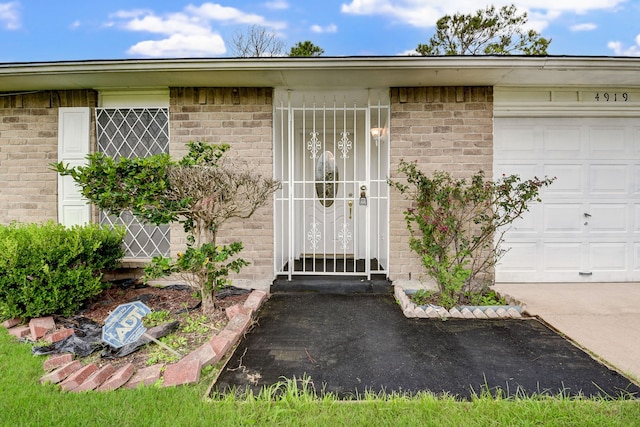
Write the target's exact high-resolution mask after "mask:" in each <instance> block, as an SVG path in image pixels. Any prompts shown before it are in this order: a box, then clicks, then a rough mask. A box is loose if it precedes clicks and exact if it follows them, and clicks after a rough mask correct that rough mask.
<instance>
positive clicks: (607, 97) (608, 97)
mask: <svg viewBox="0 0 640 427" xmlns="http://www.w3.org/2000/svg"><path fill="white" fill-rule="evenodd" d="M595 100H596V101H604V102H627V101H628V100H629V94H628V93H627V92H622V93H609V92H603V93H600V92H596V96H595Z"/></svg>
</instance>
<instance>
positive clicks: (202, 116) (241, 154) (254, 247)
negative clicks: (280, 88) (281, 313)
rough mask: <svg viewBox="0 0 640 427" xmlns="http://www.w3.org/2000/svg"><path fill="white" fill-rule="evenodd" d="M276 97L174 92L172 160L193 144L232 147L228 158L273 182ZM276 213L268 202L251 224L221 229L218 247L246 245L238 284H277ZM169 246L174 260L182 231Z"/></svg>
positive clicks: (260, 91) (254, 92)
mask: <svg viewBox="0 0 640 427" xmlns="http://www.w3.org/2000/svg"><path fill="white" fill-rule="evenodd" d="M272 96H273V91H272V89H270V88H171V105H170V110H169V111H170V123H171V145H170V149H169V150H170V152H171V155H172V157H176V158H179V157H180V156H182V155H184V154H185V152H186V151H185V144H186V143H187V142H189V141H205V142H208V143H228V144H230V145H231V150H230V151H229V155H231V156H234V157H236V158H237V159H238V160H240V161H242V162H246V163H247V164H248V165H251V169H253V170H255V171H257V172H259V173H261V174H262V175H264V176H266V177H272V176H273V167H272V164H273V162H272V156H273V133H272V122H273V107H272V103H273V102H272ZM272 211H273V203H272V199H271V198H270V199H269V201H268V203H267V205H266V206H263V207H262V208H260V209H259V210H258V211H256V212H255V213H254V215H253V216H252V217H251V218H250V219H248V220H244V221H239V220H232V221H229V222H227V223H225V224H224V225H223V227H222V229H221V232H220V235H219V238H218V240H219V243H228V242H231V241H233V240H240V241H242V242H243V244H244V250H243V251H242V257H243V258H245V259H246V260H248V261H250V262H251V265H250V266H248V267H245V268H244V269H243V270H242V273H240V276H239V277H238V279H241V280H250V281H255V280H265V279H268V280H272V279H273V215H272ZM171 240H172V242H171V243H172V248H173V252H174V254H175V252H176V251H178V250H180V248H183V247H184V244H185V236H184V233H183V232H182V230H181V228H180V227H175V226H174V227H173V228H172V230H171Z"/></svg>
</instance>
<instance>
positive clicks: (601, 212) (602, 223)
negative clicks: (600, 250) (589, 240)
mask: <svg viewBox="0 0 640 427" xmlns="http://www.w3.org/2000/svg"><path fill="white" fill-rule="evenodd" d="M628 210H629V209H628V206H627V204H626V203H625V204H610V203H606V204H604V203H603V204H595V203H592V204H590V205H589V209H588V211H589V212H588V213H589V214H590V215H591V217H589V218H586V220H587V222H588V224H589V227H590V228H591V231H592V232H594V233H625V234H626V233H629V231H630V227H629V221H628V219H627V218H628Z"/></svg>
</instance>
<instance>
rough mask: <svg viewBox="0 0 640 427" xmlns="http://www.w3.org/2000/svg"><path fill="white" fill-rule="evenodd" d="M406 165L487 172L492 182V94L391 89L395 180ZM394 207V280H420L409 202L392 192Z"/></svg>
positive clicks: (486, 91)
mask: <svg viewBox="0 0 640 427" xmlns="http://www.w3.org/2000/svg"><path fill="white" fill-rule="evenodd" d="M401 159H405V160H407V161H412V160H417V161H418V163H419V164H420V167H421V169H422V170H424V171H425V172H429V171H434V170H446V171H449V172H450V173H451V174H452V175H453V176H455V177H459V178H468V177H470V176H471V175H473V174H474V173H475V172H477V171H479V170H484V171H485V173H486V176H487V177H488V178H491V177H492V170H493V88H491V87H418V88H392V89H391V164H390V176H391V177H392V178H394V179H397V178H398V175H397V172H396V171H397V169H398V164H399V162H400V160H401ZM390 206H391V207H392V208H391V212H390V233H389V234H390V278H391V279H392V280H407V279H410V278H412V279H418V278H419V277H420V275H421V274H422V272H423V271H424V270H423V267H422V265H421V264H420V260H419V259H418V257H417V256H416V255H415V254H414V253H413V252H411V251H410V250H409V232H408V231H407V228H406V223H405V221H404V217H403V212H404V210H405V209H406V208H407V207H408V202H407V201H406V200H403V199H402V197H401V196H400V194H399V193H398V192H397V191H396V190H393V191H392V192H391V205H390ZM410 276H411V277H410Z"/></svg>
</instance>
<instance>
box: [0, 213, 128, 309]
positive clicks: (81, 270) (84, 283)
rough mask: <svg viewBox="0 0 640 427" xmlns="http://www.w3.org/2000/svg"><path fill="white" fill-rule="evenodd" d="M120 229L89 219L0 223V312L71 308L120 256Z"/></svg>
mask: <svg viewBox="0 0 640 427" xmlns="http://www.w3.org/2000/svg"><path fill="white" fill-rule="evenodd" d="M123 238H124V230H122V229H117V230H115V231H113V230H109V229H105V228H101V227H100V226H98V225H95V224H92V225H87V226H83V227H79V226H76V227H73V228H67V227H65V226H63V225H60V224H56V223H54V222H52V221H50V222H47V223H45V224H20V223H13V224H11V225H8V226H3V225H0V318H1V319H7V318H12V317H25V318H32V317H39V316H46V315H51V314H61V315H64V316H67V315H70V314H72V313H74V312H75V311H76V310H77V309H78V308H79V307H80V305H81V304H82V303H83V302H84V301H85V300H87V299H88V298H91V297H92V296H95V295H97V294H99V293H100V292H101V291H102V290H103V289H104V286H105V285H104V284H103V283H102V282H101V278H102V273H101V272H100V270H103V269H110V268H115V267H116V266H117V265H118V262H119V261H120V260H121V259H122V257H123V256H124V250H123V248H122V240H123Z"/></svg>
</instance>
